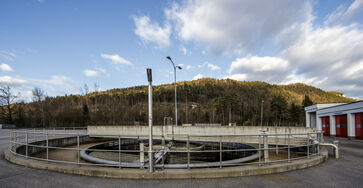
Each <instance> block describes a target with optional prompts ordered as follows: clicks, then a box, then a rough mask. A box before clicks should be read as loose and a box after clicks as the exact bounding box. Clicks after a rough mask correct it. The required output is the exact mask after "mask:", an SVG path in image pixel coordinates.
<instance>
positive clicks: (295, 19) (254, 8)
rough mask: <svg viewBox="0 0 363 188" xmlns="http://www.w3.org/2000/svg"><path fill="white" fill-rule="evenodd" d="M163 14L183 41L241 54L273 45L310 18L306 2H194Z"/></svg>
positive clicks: (197, 0) (230, 0) (201, 0)
mask: <svg viewBox="0 0 363 188" xmlns="http://www.w3.org/2000/svg"><path fill="white" fill-rule="evenodd" d="M282 10H283V11H282ZM165 13H166V16H167V18H168V19H169V20H170V21H172V22H173V23H175V24H176V31H177V32H178V36H179V37H180V38H181V39H183V40H184V41H195V42H196V43H201V44H202V45H203V46H206V47H208V48H211V49H212V50H213V51H214V52H217V53H226V54H243V53H244V52H253V51H256V50H257V51H258V50H260V48H261V46H262V45H263V44H264V43H265V42H270V43H274V42H276V41H275V39H276V36H278V35H279V34H281V33H284V32H285V30H286V29H287V28H289V27H291V26H292V25H294V24H297V23H301V22H304V21H305V20H306V19H307V18H308V17H309V16H310V13H311V6H310V3H309V1H286V0H274V1H271V0H263V1H241V0H229V1H225V0H215V1H203V0H195V1H185V2H184V3H180V4H177V3H175V4H174V5H173V6H172V7H171V8H169V9H167V10H166V11H165Z"/></svg>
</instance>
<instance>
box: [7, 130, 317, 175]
mask: <svg viewBox="0 0 363 188" xmlns="http://www.w3.org/2000/svg"><path fill="white" fill-rule="evenodd" d="M94 136H95V135H89V134H87V133H86V132H60V131H49V130H48V131H37V130H24V131H12V132H11V135H10V145H9V150H10V152H11V153H13V154H14V155H18V156H22V157H25V158H29V159H35V160H42V161H47V162H56V163H67V164H76V165H93V166H113V167H119V168H123V167H136V168H147V167H148V165H147V163H148V161H147V160H146V161H144V160H145V157H144V155H145V154H148V152H147V150H146V148H144V146H141V147H139V148H138V147H136V146H135V147H134V148H130V147H126V148H125V146H126V145H127V140H129V139H135V140H136V141H137V142H136V143H143V145H144V143H145V145H146V143H147V142H146V141H147V138H148V135H96V136H97V137H94ZM172 136H173V137H174V139H175V140H179V141H183V142H185V148H183V149H178V150H174V149H170V150H165V153H164V154H162V159H161V160H159V161H160V162H159V163H157V164H155V168H158V169H164V168H188V169H189V168H198V167H219V168H222V167H227V166H241V165H259V166H261V165H267V164H270V163H275V162H290V161H292V160H298V159H303V158H310V157H311V156H314V155H319V154H320V150H319V143H320V142H322V132H320V131H319V132H308V133H288V134H268V133H267V132H261V134H255V135H207V136H206V135H191V134H189V135H175V134H174V135H172ZM101 137H102V138H101ZM166 137H171V135H154V138H155V139H156V141H157V142H159V143H160V146H161V148H162V149H165V147H166V145H167V143H166V142H167V141H168V140H166V139H165V138H166ZM110 141H112V142H110ZM196 142H198V143H200V142H202V143H209V144H212V148H211V149H204V150H193V148H191V144H192V143H196ZM86 143H110V144H113V145H116V146H118V147H117V149H116V150H115V149H113V150H111V149H97V148H92V147H89V145H87V144H86ZM120 143H121V144H120ZM233 143H238V144H248V145H250V146H253V147H249V148H238V147H232V146H231V145H233ZM160 151H161V150H155V149H154V150H152V155H153V156H155V154H156V153H158V152H159V153H160ZM87 152H88V153H91V152H107V153H111V154H112V153H113V154H115V155H117V160H101V162H99V163H91V162H87V161H85V160H83V159H82V158H81V153H87ZM163 152H164V151H163ZM243 152H244V153H246V152H247V153H248V152H249V153H251V155H254V157H255V158H248V156H247V159H245V158H238V159H234V160H228V159H227V160H224V156H225V155H227V154H228V153H236V154H238V153H243ZM166 153H168V154H173V153H174V154H178V155H179V156H180V155H182V156H184V157H185V158H186V160H185V162H183V163H178V164H165V156H166ZM197 153H205V154H211V153H217V154H218V153H219V155H217V156H218V158H219V159H218V161H213V162H202V163H201V162H192V161H191V156H192V155H194V154H197ZM127 154H134V155H137V156H140V161H139V162H130V161H127V160H126V158H125V159H124V156H123V155H127ZM256 156H257V157H256Z"/></svg>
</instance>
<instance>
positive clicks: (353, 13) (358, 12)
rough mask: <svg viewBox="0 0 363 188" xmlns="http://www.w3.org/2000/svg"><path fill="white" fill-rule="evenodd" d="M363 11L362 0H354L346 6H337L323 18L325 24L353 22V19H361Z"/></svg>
mask: <svg viewBox="0 0 363 188" xmlns="http://www.w3.org/2000/svg"><path fill="white" fill-rule="evenodd" d="M362 12H363V0H355V1H354V2H353V3H352V4H351V5H350V6H349V7H348V8H345V7H343V6H342V5H341V6H339V7H338V8H337V9H336V10H335V11H334V12H333V13H332V14H330V15H329V16H328V17H327V19H326V20H325V24H326V25H330V24H346V23H349V22H352V21H353V22H354V21H355V19H361V18H362Z"/></svg>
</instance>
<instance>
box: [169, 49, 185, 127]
mask: <svg viewBox="0 0 363 188" xmlns="http://www.w3.org/2000/svg"><path fill="white" fill-rule="evenodd" d="M166 59H169V60H170V62H171V63H172V65H173V68H174V89H175V126H178V101H177V94H176V68H178V69H182V68H181V67H180V66H175V64H174V62H173V60H172V59H171V57H170V56H166Z"/></svg>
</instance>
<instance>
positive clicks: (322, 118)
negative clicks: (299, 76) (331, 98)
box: [305, 101, 363, 139]
mask: <svg viewBox="0 0 363 188" xmlns="http://www.w3.org/2000/svg"><path fill="white" fill-rule="evenodd" d="M305 112H306V127H313V128H316V129H317V130H322V131H323V132H324V136H336V137H343V138H348V137H351V138H356V139H363V101H358V102H351V103H324V104H314V105H311V106H307V107H305Z"/></svg>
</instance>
